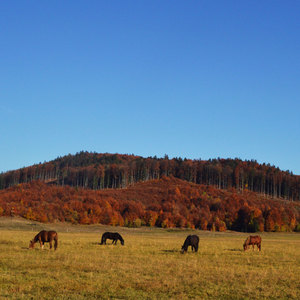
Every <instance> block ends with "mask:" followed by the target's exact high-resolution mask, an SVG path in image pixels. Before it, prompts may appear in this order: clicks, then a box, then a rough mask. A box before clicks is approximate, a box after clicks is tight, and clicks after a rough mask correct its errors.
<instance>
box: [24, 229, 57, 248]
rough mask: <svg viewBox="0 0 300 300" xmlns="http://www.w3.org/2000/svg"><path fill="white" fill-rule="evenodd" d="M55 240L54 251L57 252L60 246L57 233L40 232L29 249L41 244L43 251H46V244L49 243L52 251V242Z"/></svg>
mask: <svg viewBox="0 0 300 300" xmlns="http://www.w3.org/2000/svg"><path fill="white" fill-rule="evenodd" d="M53 240H54V250H56V248H57V245H58V235H57V232H56V231H46V230H42V231H40V232H39V233H38V234H37V235H36V236H35V237H34V239H33V240H31V241H30V243H29V248H32V249H33V248H34V244H35V243H37V242H39V243H40V246H41V248H42V249H44V244H45V243H49V244H50V249H52V241H53Z"/></svg>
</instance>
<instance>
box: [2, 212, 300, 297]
mask: <svg viewBox="0 0 300 300" xmlns="http://www.w3.org/2000/svg"><path fill="white" fill-rule="evenodd" d="M42 229H45V230H50V229H52V230H56V231H57V232H58V235H59V244H58V249H57V251H53V250H51V251H50V250H49V245H48V244H45V249H44V250H41V249H40V246H39V245H38V244H36V246H35V248H34V249H33V250H29V249H28V245H29V240H30V239H32V238H33V237H34V236H35V234H37V233H38V232H39V231H40V230H42ZM105 231H118V232H119V233H120V234H121V235H122V236H123V238H124V240H125V245H124V246H121V245H120V243H119V242H118V244H117V245H116V246H113V245H111V241H110V240H108V244H107V245H100V244H99V243H100V240H101V235H102V233H103V232H105ZM191 233H193V234H197V235H198V236H199V237H200V243H199V251H198V253H192V252H191V250H190V248H189V251H188V253H186V254H181V253H180V249H181V246H182V244H183V242H184V239H185V237H186V236H187V235H188V234H191ZM248 235H249V234H246V233H237V232H223V233H219V232H208V231H199V230H179V229H160V228H149V227H141V228H124V227H110V226H101V225H85V226H84V225H70V224H40V223H36V222H30V221H26V220H23V219H19V218H14V219H10V218H0V299H300V250H299V249H300V235H299V234H296V233H262V234H261V237H262V251H261V252H258V251H257V249H255V251H252V249H250V250H248V251H246V252H244V251H243V249H242V244H243V242H244V240H245V239H246V237H247V236H248Z"/></svg>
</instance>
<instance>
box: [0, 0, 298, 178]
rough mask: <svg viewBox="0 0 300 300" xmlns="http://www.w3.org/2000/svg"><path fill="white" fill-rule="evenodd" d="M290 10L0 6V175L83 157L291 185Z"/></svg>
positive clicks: (252, 5)
mask: <svg viewBox="0 0 300 300" xmlns="http://www.w3.org/2000/svg"><path fill="white" fill-rule="evenodd" d="M299 16H300V1H291V0H287V1H283V0H281V1H276V0H264V1H261V0H257V1H253V0H251V1H250V0H249V1H246V0H245V1H240V0H236V1H230V0H226V1H225V0H223V1H217V0H215V1H211V0H206V1H203V0H198V1H186V0H182V1H175V0H172V1H171V0H159V1H155V0H145V1H141V0H136V1H126V0H120V1H100V0H96V1H91V0H89V1H86V0H82V1H76V0H72V1H60V0H57V1H1V2H0V120H1V126H0V139H1V141H0V172H4V171H7V170H13V169H18V168H21V167H24V166H29V165H32V164H35V163H39V162H44V161H49V160H52V159H55V158H56V157H58V156H63V155H67V154H69V153H71V154H75V153H76V152H79V151H81V150H84V151H92V152H94V151H95V152H99V153H104V152H109V153H122V154H135V155H141V156H144V157H147V156H154V155H156V156H158V157H162V156H164V155H165V154H168V155H169V157H170V158H172V157H182V158H184V157H186V158H191V159H209V158H217V157H220V158H236V157H237V158H241V159H243V160H244V159H248V160H249V159H256V160H257V161H258V162H259V163H264V162H265V163H270V164H271V165H275V166H276V167H279V168H280V169H282V170H290V171H292V172H293V173H294V174H298V175H300V118H299V114H300V18H299Z"/></svg>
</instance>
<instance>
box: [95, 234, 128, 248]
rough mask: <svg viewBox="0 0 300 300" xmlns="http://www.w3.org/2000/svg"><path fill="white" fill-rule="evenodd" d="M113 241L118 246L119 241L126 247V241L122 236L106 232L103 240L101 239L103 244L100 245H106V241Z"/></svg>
mask: <svg viewBox="0 0 300 300" xmlns="http://www.w3.org/2000/svg"><path fill="white" fill-rule="evenodd" d="M107 239H109V240H113V242H112V243H113V244H115V245H116V244H117V241H118V240H119V241H120V242H121V244H122V245H124V240H123V238H122V237H121V235H120V234H119V233H118V232H104V233H103V234H102V238H101V243H100V245H103V244H104V245H106V240H107Z"/></svg>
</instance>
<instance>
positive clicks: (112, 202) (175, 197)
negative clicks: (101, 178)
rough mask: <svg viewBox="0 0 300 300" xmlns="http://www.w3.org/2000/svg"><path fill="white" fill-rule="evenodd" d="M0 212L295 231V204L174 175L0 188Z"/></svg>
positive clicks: (299, 214)
mask: <svg viewBox="0 0 300 300" xmlns="http://www.w3.org/2000/svg"><path fill="white" fill-rule="evenodd" d="M1 215H5V216H9V215H18V216H22V217H25V218H27V219H31V220H37V221H41V222H55V221H61V222H72V223H80V224H95V223H101V224H108V225H121V226H141V225H147V226H159V227H190V228H200V229H203V230H219V231H224V230H226V229H231V230H238V231H250V232H254V231H292V230H300V203H297V202H290V201H285V200H274V199H268V198H266V197H264V196H262V195H258V194H257V193H254V192H252V191H249V190H247V189H244V190H243V191H237V190H236V189H235V188H230V189H227V190H222V189H218V188H216V187H214V186H207V185H203V184H202V185H199V184H194V183H190V182H187V181H184V180H180V179H178V178H175V177H173V176H170V177H166V176H163V177H162V178H160V179H154V180H149V181H146V182H138V183H136V184H133V185H130V186H128V187H127V188H124V189H105V190H97V191H96V190H91V189H83V188H75V187H70V186H59V185H47V184H46V183H44V182H41V181H32V182H30V183H26V184H19V185H16V186H13V187H11V188H7V189H5V190H1V191H0V216H1Z"/></svg>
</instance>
